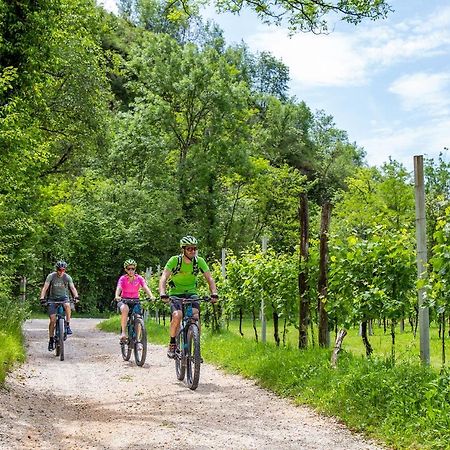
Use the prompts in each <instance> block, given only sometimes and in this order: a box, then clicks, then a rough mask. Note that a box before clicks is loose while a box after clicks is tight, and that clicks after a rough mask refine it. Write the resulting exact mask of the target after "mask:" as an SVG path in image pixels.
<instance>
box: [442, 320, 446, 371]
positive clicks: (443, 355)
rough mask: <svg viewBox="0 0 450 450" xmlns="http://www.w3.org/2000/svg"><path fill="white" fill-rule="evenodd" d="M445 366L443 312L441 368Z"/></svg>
mask: <svg viewBox="0 0 450 450" xmlns="http://www.w3.org/2000/svg"><path fill="white" fill-rule="evenodd" d="M444 366H445V312H443V313H442V367H444Z"/></svg>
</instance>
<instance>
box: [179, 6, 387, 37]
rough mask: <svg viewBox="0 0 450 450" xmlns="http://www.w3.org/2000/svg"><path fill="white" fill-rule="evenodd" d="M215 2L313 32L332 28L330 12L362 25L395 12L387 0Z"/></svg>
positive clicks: (221, 8)
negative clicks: (329, 24)
mask: <svg viewBox="0 0 450 450" xmlns="http://www.w3.org/2000/svg"><path fill="white" fill-rule="evenodd" d="M215 3H216V6H217V8H218V9H219V11H231V12H233V13H239V12H240V11H241V10H242V9H244V8H250V9H252V10H253V11H255V12H256V14H257V15H258V17H259V18H260V19H261V21H262V22H264V23H274V24H276V25H281V24H284V23H287V25H288V27H289V29H290V30H291V31H293V32H296V31H306V32H308V31H309V32H313V33H321V32H326V31H328V25H327V20H326V17H327V16H330V15H335V16H337V17H339V18H340V19H341V20H344V21H346V22H348V23H352V24H358V23H360V22H361V21H362V20H363V19H370V20H377V19H382V18H385V17H386V16H387V14H388V13H389V12H391V11H392V8H391V7H390V6H389V5H388V3H387V2H386V1H385V0H361V1H354V0H338V1H325V0H295V1H290V0H281V1H273V0H256V1H255V0H252V1H249V0H216V2H215ZM182 4H183V5H184V6H185V8H186V9H188V4H189V2H188V1H187V0H182Z"/></svg>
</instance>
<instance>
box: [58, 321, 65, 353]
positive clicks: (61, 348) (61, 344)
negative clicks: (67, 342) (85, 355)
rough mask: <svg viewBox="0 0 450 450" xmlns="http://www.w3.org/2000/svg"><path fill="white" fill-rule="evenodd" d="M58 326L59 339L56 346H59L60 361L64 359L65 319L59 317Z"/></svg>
mask: <svg viewBox="0 0 450 450" xmlns="http://www.w3.org/2000/svg"><path fill="white" fill-rule="evenodd" d="M56 326H57V327H58V339H57V343H56V346H57V347H58V346H59V359H60V361H64V319H63V318H61V319H58V323H57V324H56Z"/></svg>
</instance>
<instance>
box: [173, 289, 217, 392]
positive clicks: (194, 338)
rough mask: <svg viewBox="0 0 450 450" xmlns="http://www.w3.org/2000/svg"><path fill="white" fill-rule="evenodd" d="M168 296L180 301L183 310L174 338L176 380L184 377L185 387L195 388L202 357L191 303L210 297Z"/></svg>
mask: <svg viewBox="0 0 450 450" xmlns="http://www.w3.org/2000/svg"><path fill="white" fill-rule="evenodd" d="M169 298H170V301H172V302H173V301H177V302H180V303H181V305H182V312H183V318H182V320H181V325H180V329H179V330H178V333H177V335H176V338H175V341H176V350H175V357H174V359H175V372H176V374H177V378H178V380H180V381H183V380H184V379H185V383H186V385H187V387H188V388H189V389H191V390H195V389H197V386H198V382H199V380H200V364H201V363H202V358H201V353H200V330H199V328H198V319H196V318H195V317H193V313H192V303H193V302H199V303H200V302H209V301H210V300H211V298H210V297H202V298H200V297H198V296H196V295H195V296H194V295H193V296H192V297H189V298H180V297H176V296H172V295H171V296H170V297H169Z"/></svg>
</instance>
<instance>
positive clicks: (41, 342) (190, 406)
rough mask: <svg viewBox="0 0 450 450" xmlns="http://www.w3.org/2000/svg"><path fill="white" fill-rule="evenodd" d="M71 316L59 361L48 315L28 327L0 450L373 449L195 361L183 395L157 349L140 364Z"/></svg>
mask: <svg viewBox="0 0 450 450" xmlns="http://www.w3.org/2000/svg"><path fill="white" fill-rule="evenodd" d="M97 322H98V321H97V320H95V319H74V320H73V321H72V329H73V330H74V334H73V335H72V336H71V337H69V338H68V340H67V341H66V342H67V344H66V359H65V361H63V362H61V361H59V359H58V358H56V357H55V356H54V353H53V352H52V353H50V352H48V351H47V348H46V347H47V340H46V336H47V321H46V320H32V321H28V322H27V323H26V324H25V334H26V337H27V346H28V360H27V362H26V363H25V364H24V365H23V366H22V367H20V368H18V369H17V370H16V371H15V372H14V373H13V374H11V376H10V377H9V378H8V380H7V383H6V389H2V390H0V408H1V409H0V448H1V449H67V450H68V449H175V448H177V449H267V450H269V449H271V450H272V449H342V450H344V449H345V450H350V449H354V450H362V449H373V450H374V449H379V448H381V447H378V446H376V445H375V444H373V443H370V442H368V441H366V440H364V439H363V438H361V437H360V436H357V435H353V434H351V433H350V432H349V431H348V430H347V429H346V428H345V427H343V426H342V425H340V424H338V423H337V422H335V421H334V420H332V419H329V418H323V417H320V416H318V415H316V414H315V413H314V412H312V411H311V410H309V409H307V408H302V407H296V406H294V405H292V404H291V403H290V402H288V401H286V400H284V399H279V398H277V397H276V396H275V395H273V394H271V393H269V392H267V391H265V390H263V389H260V388H258V387H257V386H255V384H254V383H253V382H251V381H248V380H244V379H242V378H240V377H238V376H231V375H226V374H224V373H222V372H220V371H219V370H216V369H215V368H214V367H213V366H210V365H208V364H203V365H202V372H201V378H200V385H199V387H198V389H197V390H196V391H190V390H189V389H187V388H186V387H185V386H184V385H183V384H182V383H181V382H179V381H178V380H177V379H176V377H175V369H174V363H173V361H170V360H169V359H168V358H167V357H166V354H165V348H163V347H161V346H154V345H150V346H149V352H148V356H147V362H146V363H145V365H144V367H137V366H136V365H135V364H134V362H133V356H132V358H131V361H130V362H124V361H123V360H122V358H121V356H120V354H119V352H120V349H119V345H118V336H117V335H114V334H111V333H104V332H101V331H98V330H97V329H96V328H95V325H96V323H97Z"/></svg>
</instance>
